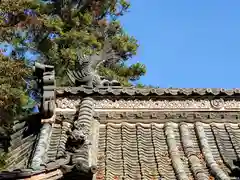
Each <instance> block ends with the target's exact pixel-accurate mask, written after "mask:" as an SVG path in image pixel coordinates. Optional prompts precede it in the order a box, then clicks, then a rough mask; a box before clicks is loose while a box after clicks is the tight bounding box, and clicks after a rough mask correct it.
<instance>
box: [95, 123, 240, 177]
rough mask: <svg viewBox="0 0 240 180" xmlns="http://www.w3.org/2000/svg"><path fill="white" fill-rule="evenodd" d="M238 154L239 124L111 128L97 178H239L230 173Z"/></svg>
mask: <svg viewBox="0 0 240 180" xmlns="http://www.w3.org/2000/svg"><path fill="white" fill-rule="evenodd" d="M239 155H240V128H239V124H230V123H225V124H223V123H211V124H204V123H201V122H196V123H172V122H166V123H161V124H160V123H149V124H141V123H135V124H129V123H126V122H122V123H120V124H113V123H106V124H101V127H100V136H99V154H98V166H99V170H98V173H97V179H98V180H100V179H111V180H112V179H122V178H123V177H124V179H158V178H159V177H163V178H162V179H164V180H165V179H168V180H174V179H181V180H182V179H184V180H185V179H186V180H192V179H199V180H201V179H206V180H208V179H211V176H212V177H215V178H216V177H218V178H219V179H224V180H227V179H236V177H234V178H230V177H229V172H230V170H231V169H234V167H235V166H234V165H233V164H232V162H233V160H237V159H238V157H239ZM212 179H213V178H212Z"/></svg>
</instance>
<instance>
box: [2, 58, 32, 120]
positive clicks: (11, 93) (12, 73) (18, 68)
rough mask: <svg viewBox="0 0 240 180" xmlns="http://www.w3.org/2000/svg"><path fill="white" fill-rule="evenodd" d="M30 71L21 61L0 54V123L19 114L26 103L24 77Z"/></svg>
mask: <svg viewBox="0 0 240 180" xmlns="http://www.w3.org/2000/svg"><path fill="white" fill-rule="evenodd" d="M30 73H31V71H30V69H28V68H26V66H25V64H24V62H23V61H20V60H19V61H18V60H13V59H11V58H8V57H4V56H3V55H1V54H0V114H1V115H0V124H3V123H5V122H4V121H5V120H9V119H12V118H13V117H15V116H16V115H19V114H20V113H21V112H22V108H21V107H22V106H24V105H26V104H27V102H28V96H27V94H26V92H25V90H24V88H25V83H24V78H26V77H27V76H29V75H30Z"/></svg>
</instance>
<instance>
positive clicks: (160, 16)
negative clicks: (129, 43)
mask: <svg viewBox="0 0 240 180" xmlns="http://www.w3.org/2000/svg"><path fill="white" fill-rule="evenodd" d="M131 2H132V8H131V9H130V12H129V13H128V14H126V15H125V16H124V17H123V18H122V25H123V26H124V27H125V30H126V31H127V32H128V33H129V34H131V35H133V36H135V37H136V38H137V39H138V41H139V44H140V47H139V50H138V54H137V56H135V57H134V58H133V59H132V60H131V61H130V62H132V63H134V62H136V61H140V62H143V63H144V64H146V66H147V69H148V71H147V74H146V76H145V77H143V78H141V82H142V83H144V84H151V85H158V86H160V87H181V88H182V87H193V88H196V87H220V88H237V87H239V86H240V84H239V77H240V76H239V74H240V71H239V67H240V1H239V0H231V1H226V0H194V1H193V0H149V1H144V0H139V1H138V0H133V1H131Z"/></svg>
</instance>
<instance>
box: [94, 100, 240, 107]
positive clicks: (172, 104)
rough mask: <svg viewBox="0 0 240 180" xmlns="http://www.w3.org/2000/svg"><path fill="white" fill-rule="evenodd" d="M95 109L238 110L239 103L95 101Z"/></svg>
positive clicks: (210, 101)
mask: <svg viewBox="0 0 240 180" xmlns="http://www.w3.org/2000/svg"><path fill="white" fill-rule="evenodd" d="M95 108H97V109H125V108H126V109H132V108H133V109H222V108H226V109H230V108H240V101H236V100H231V101H224V100H223V99H214V100H172V101H171V100H162V101H153V100H148V101H145V100H119V101H112V100H108V99H105V100H100V101H95Z"/></svg>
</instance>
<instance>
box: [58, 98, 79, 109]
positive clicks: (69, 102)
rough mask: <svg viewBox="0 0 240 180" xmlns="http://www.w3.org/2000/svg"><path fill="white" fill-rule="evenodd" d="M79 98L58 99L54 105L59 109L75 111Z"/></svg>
mask: <svg viewBox="0 0 240 180" xmlns="http://www.w3.org/2000/svg"><path fill="white" fill-rule="evenodd" d="M80 102H81V98H78V99H77V98H58V99H57V100H56V104H57V107H58V108H61V109H67V108H69V109H75V108H76V106H79V104H80Z"/></svg>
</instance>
